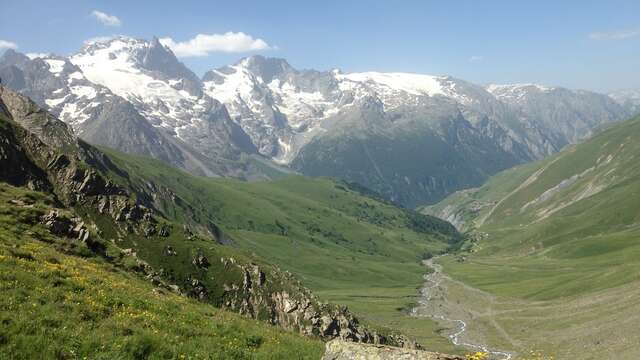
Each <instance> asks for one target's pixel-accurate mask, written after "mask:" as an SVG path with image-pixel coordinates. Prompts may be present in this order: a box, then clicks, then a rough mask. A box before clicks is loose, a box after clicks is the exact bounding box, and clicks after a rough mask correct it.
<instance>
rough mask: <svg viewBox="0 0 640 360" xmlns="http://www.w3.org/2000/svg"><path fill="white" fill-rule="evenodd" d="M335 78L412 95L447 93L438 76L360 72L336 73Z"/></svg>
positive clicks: (442, 78) (441, 78)
mask: <svg viewBox="0 0 640 360" xmlns="http://www.w3.org/2000/svg"><path fill="white" fill-rule="evenodd" d="M336 78H337V79H339V80H349V81H353V82H358V83H373V84H378V85H382V86H383V87H385V88H387V89H388V90H391V91H404V92H406V93H409V94H412V95H428V96H435V95H444V96H446V95H447V94H446V93H445V92H444V90H443V87H442V80H444V79H445V78H444V77H439V76H431V75H422V74H409V73H380V72H362V73H349V74H337V75H336Z"/></svg>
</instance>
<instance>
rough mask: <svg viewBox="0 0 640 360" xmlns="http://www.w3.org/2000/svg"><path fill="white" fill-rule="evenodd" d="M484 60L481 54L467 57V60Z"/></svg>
mask: <svg viewBox="0 0 640 360" xmlns="http://www.w3.org/2000/svg"><path fill="white" fill-rule="evenodd" d="M483 60H484V56H482V55H472V56H470V57H469V62H472V63H473V62H481V61H483Z"/></svg>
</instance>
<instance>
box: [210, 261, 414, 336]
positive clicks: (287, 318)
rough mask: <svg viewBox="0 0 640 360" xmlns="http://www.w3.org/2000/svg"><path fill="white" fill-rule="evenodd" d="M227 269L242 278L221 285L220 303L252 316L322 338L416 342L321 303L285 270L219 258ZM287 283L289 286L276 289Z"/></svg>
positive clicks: (348, 312)
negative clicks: (381, 331)
mask: <svg viewBox="0 0 640 360" xmlns="http://www.w3.org/2000/svg"><path fill="white" fill-rule="evenodd" d="M220 261H221V263H222V264H224V265H225V268H227V269H228V270H229V271H239V272H240V274H241V276H240V278H241V281H240V282H238V283H231V284H225V285H224V299H225V300H224V303H223V304H222V305H223V307H225V308H227V309H231V310H234V311H237V312H239V313H241V314H244V315H246V316H250V317H252V318H255V319H263V320H267V321H269V322H271V323H272V324H274V325H279V326H281V327H283V328H285V329H287V330H291V331H295V332H299V333H301V334H303V335H308V336H317V337H320V338H322V339H325V340H331V339H342V340H347V341H355V342H365V343H375V344H391V345H395V346H401V347H406V348H418V347H419V345H418V344H417V343H416V342H414V341H412V340H410V339H408V338H406V337H404V336H402V335H395V334H379V333H377V332H376V331H372V330H370V329H367V328H366V327H365V326H363V325H361V324H360V323H359V322H358V319H356V318H355V317H354V316H353V314H351V312H350V311H349V310H348V309H347V308H346V307H341V306H335V305H329V304H323V303H320V302H319V301H318V300H317V299H316V298H315V296H314V295H313V294H312V293H311V292H310V291H309V290H308V289H307V288H305V287H303V286H302V285H301V284H300V283H299V282H298V281H297V280H295V279H294V278H293V277H292V276H291V275H289V274H288V273H283V272H280V271H271V273H270V275H267V274H266V272H265V271H263V270H262V269H261V268H260V267H259V266H258V265H255V264H249V265H248V266H247V265H242V264H238V263H236V261H235V260H234V259H232V258H229V259H225V258H222V259H221V260H220ZM283 287H288V288H289V289H288V290H275V291H274V289H278V288H280V289H282V288H283Z"/></svg>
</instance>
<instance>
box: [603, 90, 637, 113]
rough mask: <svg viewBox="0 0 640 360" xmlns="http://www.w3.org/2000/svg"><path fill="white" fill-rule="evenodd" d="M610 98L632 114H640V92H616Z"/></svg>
mask: <svg viewBox="0 0 640 360" xmlns="http://www.w3.org/2000/svg"><path fill="white" fill-rule="evenodd" d="M609 96H610V97H611V98H612V99H614V100H615V101H617V102H618V103H619V104H621V105H622V106H624V107H625V108H627V110H629V111H630V112H631V113H632V114H638V113H640V90H622V91H616V92H613V93H611V94H609Z"/></svg>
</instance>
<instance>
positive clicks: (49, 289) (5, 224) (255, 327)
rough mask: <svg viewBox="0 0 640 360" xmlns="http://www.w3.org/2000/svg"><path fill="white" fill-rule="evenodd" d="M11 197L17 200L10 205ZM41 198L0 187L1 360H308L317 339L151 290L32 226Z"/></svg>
mask: <svg viewBox="0 0 640 360" xmlns="http://www.w3.org/2000/svg"><path fill="white" fill-rule="evenodd" d="M10 200H14V201H15V200H19V203H15V204H14V203H10V202H9V201H10ZM51 206H52V199H51V198H49V197H48V196H46V195H43V194H41V193H36V192H30V191H28V190H23V189H20V188H14V187H11V186H8V185H6V184H0V293H2V296H1V297H0V322H1V323H2V326H1V327H0V357H1V358H10V359H33V358H77V359H83V358H91V359H146V358H150V359H180V358H189V359H283V358H286V359H317V358H319V357H320V356H321V354H322V352H323V344H322V343H321V342H320V341H317V340H314V339H309V338H303V337H302V336H299V335H296V334H293V333H288V332H286V331H283V330H280V329H278V328H276V327H272V326H269V325H266V324H264V323H261V322H258V321H252V320H248V319H245V318H243V317H241V316H239V315H236V314H232V313H229V312H226V311H222V310H219V309H217V308H215V307H213V306H212V305H208V304H203V303H199V302H196V301H194V300H191V299H188V298H185V297H182V296H178V295H174V294H172V293H169V292H168V291H166V290H162V291H154V289H153V287H152V286H151V284H150V283H149V282H147V281H143V280H142V279H140V278H138V277H137V276H136V275H133V274H131V273H129V272H127V271H125V270H123V269H120V268H119V267H115V266H114V265H113V264H111V263H109V262H106V261H105V260H103V259H102V258H99V257H96V256H95V255H94V254H93V253H92V252H91V251H90V250H89V249H87V248H86V247H85V245H84V244H82V243H80V242H77V241H74V240H70V239H66V238H59V237H56V236H53V235H51V234H50V233H49V232H48V231H47V230H46V229H44V228H42V227H41V226H40V225H38V224H37V219H38V217H39V216H40V215H42V214H43V213H45V212H46V211H48V210H49V209H50V208H51Z"/></svg>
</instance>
